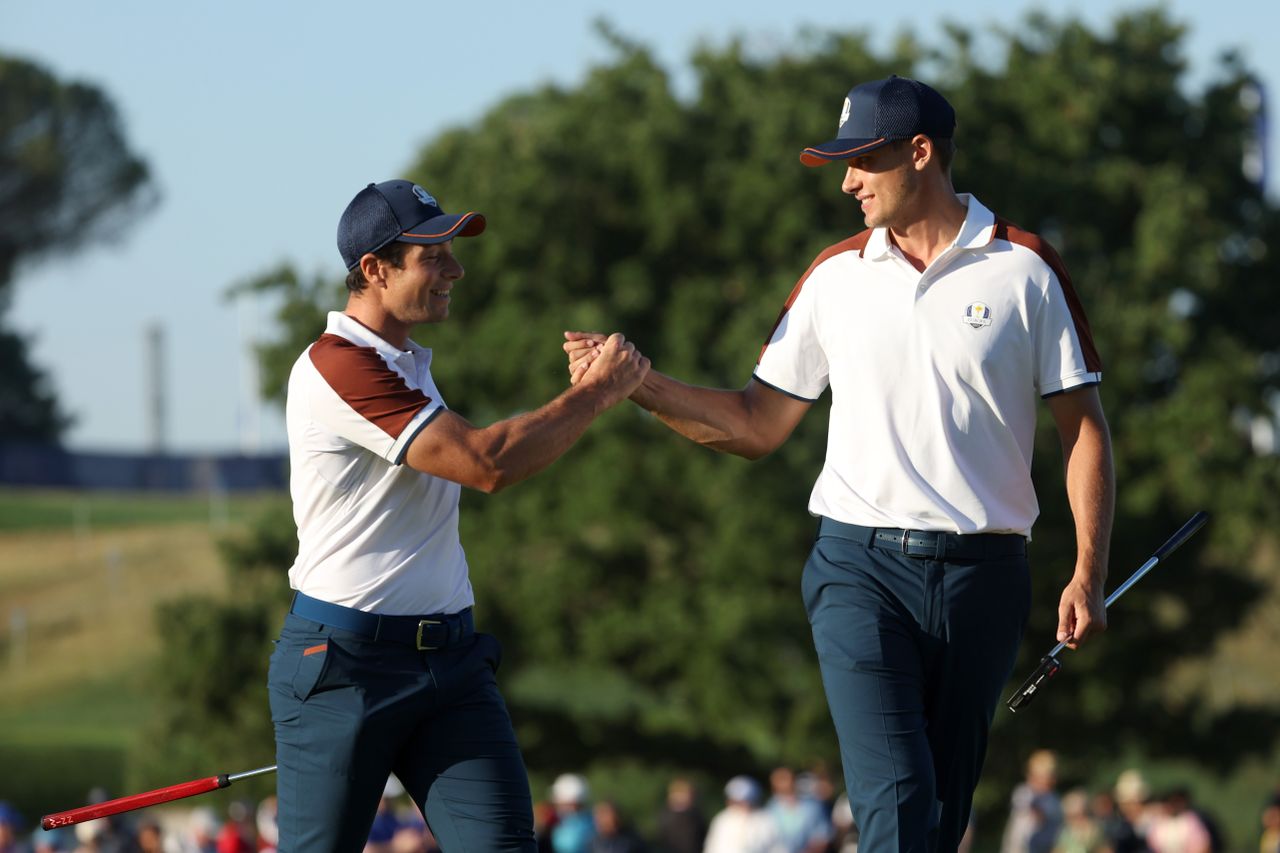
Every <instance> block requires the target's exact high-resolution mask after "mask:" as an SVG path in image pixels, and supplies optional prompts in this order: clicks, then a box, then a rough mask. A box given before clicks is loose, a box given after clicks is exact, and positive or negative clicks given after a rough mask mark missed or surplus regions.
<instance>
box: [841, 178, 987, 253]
mask: <svg viewBox="0 0 1280 853" xmlns="http://www.w3.org/2000/svg"><path fill="white" fill-rule="evenodd" d="M956 198H958V199H960V202H961V203H962V204H964V206H965V207H966V208H967V212H966V213H965V216H964V222H963V223H962V224H961V225H960V232H959V233H958V234H956V239H955V240H954V241H953V242H952V244H951V246H952V247H953V248H957V249H981V248H983V247H984V246H986V245H987V244H988V243H990V242H991V238H992V237H993V236H994V235H995V230H996V216H995V214H994V213H992V212H991V211H990V210H987V208H986V205H984V204H983V203H982V202H980V201H978V200H977V199H976V198H975V197H974V196H973V195H971V194H969V193H956ZM892 248H893V244H892V243H891V242H890V241H889V229H888V228H875V229H873V230H872V232H871V236H870V237H868V238H867V246H866V248H865V249H863V252H862V253H863V257H865V258H868V259H870V260H873V261H875V260H879V259H881V258H884V257H887V256H888V255H889V251H890V249H892Z"/></svg>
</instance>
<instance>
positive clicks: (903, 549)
mask: <svg viewBox="0 0 1280 853" xmlns="http://www.w3.org/2000/svg"><path fill="white" fill-rule="evenodd" d="M910 535H911V531H910V530H904V531H902V541H901V542H900V543H898V550H900V551H901V552H902V556H904V557H910V556H911V555H910V554H908V553H907V537H908V536H910Z"/></svg>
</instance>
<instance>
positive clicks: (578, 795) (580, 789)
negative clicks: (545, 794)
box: [551, 773, 589, 805]
mask: <svg viewBox="0 0 1280 853" xmlns="http://www.w3.org/2000/svg"><path fill="white" fill-rule="evenodd" d="M588 794H589V791H588V789H587V780H586V779H583V778H582V777H581V776H579V775H578V774H576V773H563V774H561V775H560V776H558V777H557V778H556V781H555V782H553V783H552V785H551V802H553V803H562V804H568V803H572V804H575V805H581V804H582V803H585V802H586V801H587V796H588Z"/></svg>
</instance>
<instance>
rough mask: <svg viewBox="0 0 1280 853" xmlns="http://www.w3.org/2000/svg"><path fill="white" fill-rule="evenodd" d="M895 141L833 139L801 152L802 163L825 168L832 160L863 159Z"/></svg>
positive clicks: (885, 137) (878, 138) (888, 139)
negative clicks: (865, 155)
mask: <svg viewBox="0 0 1280 853" xmlns="http://www.w3.org/2000/svg"><path fill="white" fill-rule="evenodd" d="M892 141H893V140H892V139H890V138H889V137H887V136H880V137H877V138H876V139H833V140H831V141H830V142H824V143H822V144H821V145H813V146H811V147H809V148H806V149H804V150H803V151H801V152H800V162H801V163H803V164H805V165H806V166H823V165H826V164H827V163H830V162H831V161H832V160H848V159H849V158H850V157H861V156H862V155H863V154H869V153H871V152H872V151H875V150H876V149H877V148H881V147H883V146H885V145H888V144H889V143H890V142H892Z"/></svg>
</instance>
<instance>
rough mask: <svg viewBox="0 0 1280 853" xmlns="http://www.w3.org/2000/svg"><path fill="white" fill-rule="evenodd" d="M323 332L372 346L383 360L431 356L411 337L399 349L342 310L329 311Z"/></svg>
mask: <svg viewBox="0 0 1280 853" xmlns="http://www.w3.org/2000/svg"><path fill="white" fill-rule="evenodd" d="M325 332H326V333H327V334H330V335H337V336H338V337H340V338H346V339H347V340H349V341H351V342H352V343H353V344H359V345H360V346H362V347H372V348H373V349H375V350H377V352H378V354H379V355H381V356H382V358H383V359H384V360H386V361H390V362H395V361H398V360H399V359H401V358H404V357H405V355H409V356H412V357H414V358H422V359H427V360H430V358H431V350H430V349H428V348H427V347H422V346H418V344H417V343H416V342H415V341H414V340H413V338H410V339H409V340H407V341H405V348H404V349H400V348H399V347H396V346H393V345H392V344H389V343H387V342H386V341H385V340H383V339H382V338H381V337H379V336H378V335H377V333H375V332H374V331H373V330H372V329H370V328H369V327H368V326H366V325H365V324H364V323H361V322H360V321H359V320H357V319H355V318H354V317H352V316H350V315H349V314H345V313H343V312H342V311H330V312H329V322H328V325H327V326H326V327H325Z"/></svg>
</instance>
